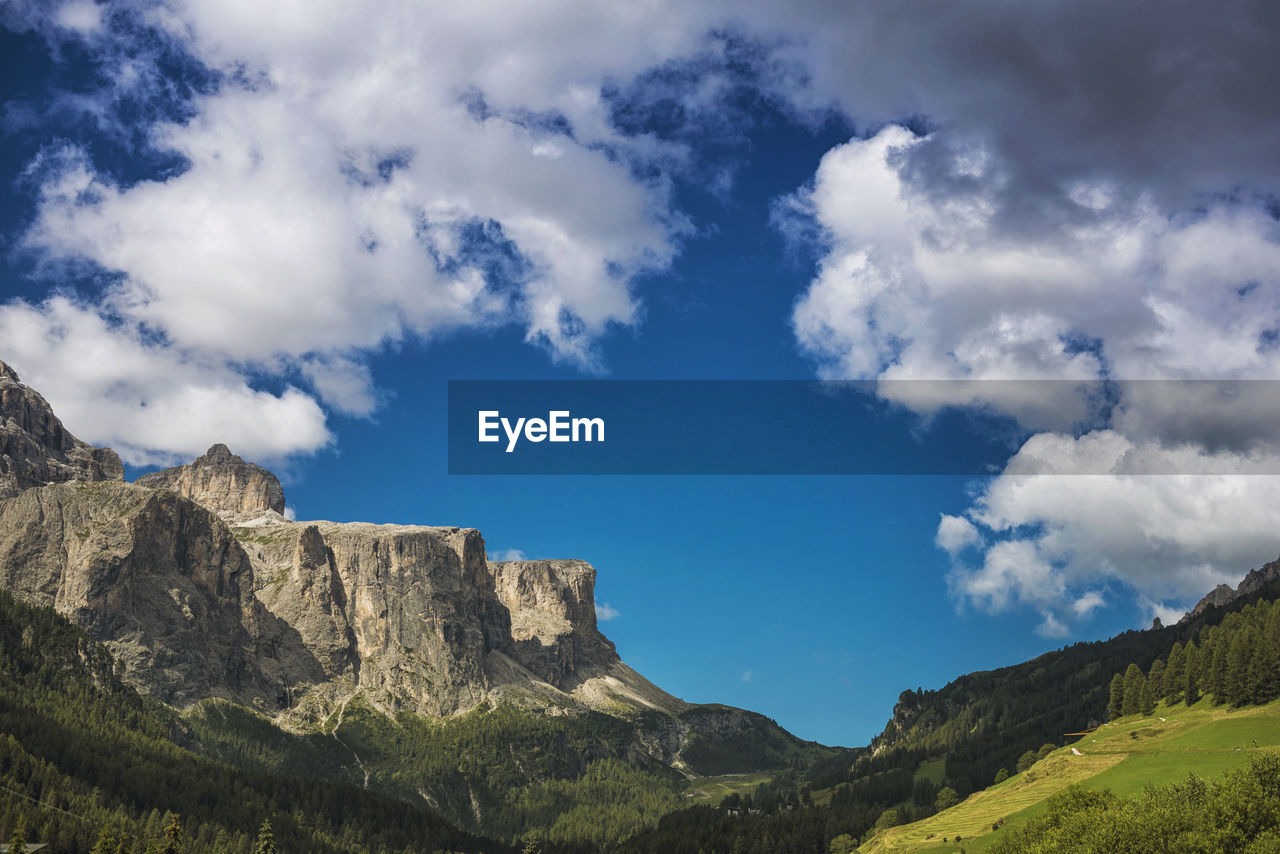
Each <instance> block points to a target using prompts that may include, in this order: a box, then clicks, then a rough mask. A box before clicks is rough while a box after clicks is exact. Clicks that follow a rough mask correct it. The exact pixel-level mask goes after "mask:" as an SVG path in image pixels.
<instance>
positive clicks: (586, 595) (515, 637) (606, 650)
mask: <svg viewBox="0 0 1280 854" xmlns="http://www.w3.org/2000/svg"><path fill="white" fill-rule="evenodd" d="M489 568H490V571H491V572H492V573H493V584H494V589H495V591H496V593H497V597H498V601H499V602H501V603H502V605H503V607H505V608H506V610H507V613H508V614H509V615H510V619H511V639H512V641H513V642H514V654H515V659H516V661H518V662H519V663H520V664H521V666H523V667H525V668H526V669H527V670H529V671H530V672H531V673H533V674H535V675H536V676H537V677H538V678H539V679H542V680H543V681H545V682H548V683H549V684H551V685H554V686H555V687H557V688H560V689H561V690H572V689H573V688H575V687H576V686H577V684H578V681H579V678H578V674H579V673H581V672H583V671H585V670H592V669H594V668H600V667H607V666H609V665H610V664H612V663H613V662H615V661H617V660H618V653H617V651H616V650H615V649H614V646H613V644H612V643H611V642H610V641H609V639H608V638H606V637H605V636H604V635H602V634H600V632H599V630H598V629H597V628H596V602H595V587H596V570H595V567H593V566H592V565H591V564H589V563H587V562H586V561H583V560H530V561H494V562H490V564H489Z"/></svg>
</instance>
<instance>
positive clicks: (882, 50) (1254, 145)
mask: <svg viewBox="0 0 1280 854" xmlns="http://www.w3.org/2000/svg"><path fill="white" fill-rule="evenodd" d="M775 15H776V12H772V11H771V12H767V13H765V16H766V18H773V23H775V24H777V25H783V26H786V25H787V22H786V21H783V20H782V19H781V18H780V17H775ZM787 15H788V17H789V18H790V25H791V26H792V27H793V28H795V29H797V30H798V31H799V33H800V38H799V39H798V40H797V42H796V47H795V48H794V49H795V50H796V51H798V52H801V53H804V54H806V55H807V57H808V63H809V64H810V67H811V68H812V69H813V75H814V84H815V88H816V91H817V93H818V94H825V95H827V96H829V97H831V98H833V99H834V100H835V101H836V102H837V103H838V104H839V105H840V106H841V108H842V109H843V110H845V111H847V112H848V113H849V114H850V115H851V116H852V117H854V119H855V120H859V121H861V122H864V123H867V124H871V125H875V124H877V123H880V122H884V121H891V120H898V119H901V118H902V117H903V116H911V115H924V116H926V117H927V118H928V121H929V123H930V124H931V125H932V126H933V127H935V128H937V129H939V130H944V131H946V132H947V133H945V134H938V135H937V136H936V137H935V138H934V139H932V140H931V141H930V142H929V143H927V144H924V145H921V146H917V147H916V148H915V149H914V150H913V152H912V154H911V157H912V160H913V163H912V164H911V170H910V174H912V175H913V176H915V177H917V178H918V179H919V183H921V184H924V183H927V184H928V185H929V186H930V187H933V188H935V189H936V188H938V187H945V186H946V179H947V176H948V174H949V173H950V172H952V171H953V170H952V169H951V166H950V165H949V164H951V163H953V162H954V159H955V154H956V151H957V149H960V150H963V149H964V148H966V147H968V146H974V145H976V146H982V147H985V148H986V149H987V151H988V152H989V153H990V154H991V155H992V157H993V159H994V163H993V166H994V167H995V168H996V169H997V170H998V173H997V177H998V178H999V180H1001V181H1003V182H1004V191H1003V194H1002V195H1003V198H1004V201H1005V203H1006V204H1007V205H1010V206H1013V207H1015V208H1017V209H1019V210H1020V211H1021V212H1023V213H1027V212H1031V213H1045V212H1052V211H1054V210H1057V211H1058V212H1059V213H1061V212H1062V210H1063V208H1062V205H1063V204H1064V197H1063V192H1064V189H1066V188H1068V187H1069V186H1070V185H1071V184H1073V183H1074V182H1081V181H1084V182H1104V183H1110V184H1112V185H1113V187H1112V189H1113V191H1114V192H1116V193H1118V194H1119V198H1118V199H1117V200H1120V199H1123V197H1124V196H1125V195H1126V194H1129V193H1138V192H1147V193H1150V194H1151V197H1152V198H1153V199H1154V200H1155V201H1156V202H1157V203H1158V204H1160V205H1161V206H1162V207H1167V208H1183V207H1187V206H1190V205H1193V204H1196V203H1199V202H1201V201H1203V200H1204V198H1205V197H1206V196H1207V195H1210V194H1223V193H1228V194H1230V193H1245V194H1247V193H1250V192H1262V193H1268V194H1273V193H1276V192H1277V190H1280V156H1277V151H1278V148H1280V110H1277V109H1276V87H1277V84H1278V83H1280V51H1277V50H1276V44H1277V37H1278V36H1280V4H1277V3H1274V2H1268V0H1243V2H1230V3H1195V2H1186V0H1180V2H1162V3H1157V2H1104V1H1103V0H1085V2H1035V3H1027V2H1013V0H1003V2H989V0H983V2H948V0H923V2H912V3H884V2H877V3H858V4H848V3H827V2H815V3H811V4H809V5H808V6H807V7H801V8H799V9H796V8H794V7H793V8H791V9H790V10H788V12H787ZM797 21H798V22H799V23H797ZM815 48H816V50H815Z"/></svg>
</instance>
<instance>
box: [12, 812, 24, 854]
mask: <svg viewBox="0 0 1280 854" xmlns="http://www.w3.org/2000/svg"><path fill="white" fill-rule="evenodd" d="M9 850H10V851H17V852H22V851H26V850H27V817H26V816H25V815H24V816H21V817H19V819H18V821H17V823H15V824H14V825H13V830H11V831H9Z"/></svg>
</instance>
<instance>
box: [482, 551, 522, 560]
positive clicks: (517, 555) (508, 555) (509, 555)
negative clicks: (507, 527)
mask: <svg viewBox="0 0 1280 854" xmlns="http://www.w3.org/2000/svg"><path fill="white" fill-rule="evenodd" d="M526 559H527V558H526V557H525V553H524V552H523V551H521V550H520V549H497V550H495V551H492V552H490V553H489V560H526Z"/></svg>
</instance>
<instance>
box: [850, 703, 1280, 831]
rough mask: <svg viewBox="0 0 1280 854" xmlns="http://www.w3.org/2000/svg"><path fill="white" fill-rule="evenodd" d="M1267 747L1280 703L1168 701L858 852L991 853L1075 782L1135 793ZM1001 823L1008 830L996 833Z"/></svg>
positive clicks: (1278, 744) (1279, 725)
mask: <svg viewBox="0 0 1280 854" xmlns="http://www.w3.org/2000/svg"><path fill="white" fill-rule="evenodd" d="M1255 742H1256V744H1257V747H1256V748H1255V746H1254V744H1255ZM1259 751H1261V752H1276V753H1280V702H1275V703H1271V704H1269V705H1266V706H1258V707H1252V708H1245V709H1236V710H1230V709H1226V708H1224V707H1217V708H1214V707H1212V706H1210V705H1209V701H1208V700H1201V701H1200V702H1199V703H1197V704H1196V705H1195V706H1193V707H1191V708H1189V709H1188V708H1187V707H1186V706H1183V705H1178V706H1174V707H1173V708H1168V707H1165V706H1163V705H1162V706H1160V707H1158V708H1157V711H1156V714H1155V715H1154V716H1151V717H1142V716H1138V715H1133V716H1129V717H1125V718H1120V719H1119V720H1116V721H1113V722H1111V723H1108V724H1105V725H1103V726H1101V727H1099V728H1098V729H1097V730H1096V731H1095V732H1093V733H1091V734H1089V735H1086V736H1084V737H1082V738H1080V739H1079V740H1077V741H1075V742H1073V743H1072V744H1070V745H1068V746H1066V747H1063V748H1060V749H1058V750H1055V751H1054V752H1053V753H1051V754H1050V755H1049V756H1047V757H1046V758H1044V759H1043V760H1041V761H1040V762H1038V763H1036V764H1035V765H1034V766H1032V767H1031V768H1029V769H1028V770H1027V771H1024V772H1023V773H1021V774H1016V775H1014V776H1013V777H1010V778H1009V779H1008V780H1006V781H1004V782H1003V783H999V784H997V785H994V786H991V787H990V788H988V789H986V790H984V791H981V792H977V793H975V794H973V795H971V796H969V797H968V798H967V799H965V800H964V801H963V802H962V803H960V804H959V805H957V806H955V807H952V808H951V809H949V810H944V811H943V812H941V813H938V814H937V815H935V816H931V817H929V818H927V819H924V820H923V821H918V822H914V823H912V824H908V825H903V826H901V827H895V828H892V829H890V830H887V831H882V832H881V833H880V834H878V835H877V836H875V837H874V838H873V839H871V840H869V841H868V842H867V843H866V844H865V845H863V846H862V847H861V848H860V849H858V850H859V851H860V852H864V854H908V852H911V854H914V852H936V854H942V852H958V851H961V850H963V851H966V852H983V851H988V850H989V849H990V848H991V846H992V845H993V844H994V843H995V841H996V839H997V838H998V837H999V836H1000V834H1002V833H1005V832H1007V831H1008V830H1012V829H1013V828H1015V827H1018V826H1019V825H1021V824H1023V823H1025V822H1027V821H1028V820H1029V819H1031V818H1033V817H1034V816H1036V815H1038V814H1039V813H1041V812H1042V811H1043V810H1044V808H1045V801H1046V800H1047V799H1048V798H1049V797H1051V796H1052V795H1055V794H1057V793H1059V792H1061V791H1062V790H1063V789H1065V788H1067V787H1068V786H1070V785H1072V784H1080V785H1083V786H1085V787H1087V788H1091V789H1099V790H1101V789H1109V790H1111V791H1112V792H1114V793H1115V794H1117V795H1121V796H1128V795H1134V794H1137V793H1138V792H1141V791H1142V790H1143V789H1144V787H1146V786H1147V785H1163V784H1169V783H1178V782H1182V781H1183V780H1185V779H1186V777H1187V775H1188V774H1196V775H1198V776H1200V777H1204V778H1216V777H1220V776H1221V775H1222V774H1223V773H1224V772H1225V771H1228V770H1230V769H1233V768H1241V767H1243V766H1245V765H1246V764H1247V763H1248V761H1249V759H1250V757H1251V756H1252V755H1254V754H1256V753H1257V752H1259ZM1077 752H1078V753H1079V755H1077ZM1001 821H1003V822H1004V824H1003V826H1002V827H1001V829H1000V830H998V831H993V830H992V825H993V824H996V823H998V822H1001ZM957 836H959V837H960V838H961V839H960V842H958V843H957V842H956V841H955V839H956V837H957ZM944 840H946V841H944Z"/></svg>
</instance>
